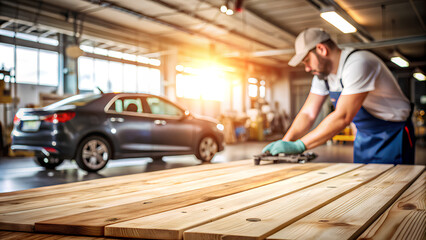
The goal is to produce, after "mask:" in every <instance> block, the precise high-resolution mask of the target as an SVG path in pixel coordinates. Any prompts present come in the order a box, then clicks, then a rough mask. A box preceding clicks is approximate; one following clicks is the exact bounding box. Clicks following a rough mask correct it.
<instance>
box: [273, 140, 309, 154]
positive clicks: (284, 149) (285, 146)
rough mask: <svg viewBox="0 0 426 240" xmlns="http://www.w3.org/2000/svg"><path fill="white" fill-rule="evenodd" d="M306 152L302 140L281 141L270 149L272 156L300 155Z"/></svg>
mask: <svg viewBox="0 0 426 240" xmlns="http://www.w3.org/2000/svg"><path fill="white" fill-rule="evenodd" d="M305 150H306V147H305V144H304V143H303V142H302V141H301V140H300V139H299V140H297V141H294V142H287V141H282V140H279V141H276V142H274V143H273V145H272V146H271V147H270V148H269V149H268V151H269V152H270V153H271V154H272V155H277V154H278V153H286V154H299V153H303V152H304V151H305Z"/></svg>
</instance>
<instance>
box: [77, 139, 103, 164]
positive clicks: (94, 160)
mask: <svg viewBox="0 0 426 240" xmlns="http://www.w3.org/2000/svg"><path fill="white" fill-rule="evenodd" d="M110 157H111V147H110V145H109V143H108V142H107V141H106V140H105V139H104V138H102V137H98V136H91V137H88V138H85V139H84V140H83V141H82V142H81V143H80V145H79V147H78V150H77V157H76V158H75V161H76V163H77V165H78V166H79V167H80V168H81V169H83V170H86V171H88V172H97V171H99V170H101V169H102V168H104V167H105V166H106V164H107V163H108V160H109V159H110Z"/></svg>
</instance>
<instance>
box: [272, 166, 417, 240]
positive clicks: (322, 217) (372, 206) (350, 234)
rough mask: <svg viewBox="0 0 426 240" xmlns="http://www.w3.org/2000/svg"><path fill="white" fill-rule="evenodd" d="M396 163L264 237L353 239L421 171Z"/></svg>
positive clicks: (415, 167)
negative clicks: (371, 178)
mask: <svg viewBox="0 0 426 240" xmlns="http://www.w3.org/2000/svg"><path fill="white" fill-rule="evenodd" d="M423 170H424V166H409V165H397V166H396V167H395V168H393V169H391V170H390V171H388V172H386V173H384V174H383V175H382V176H380V177H379V178H377V179H375V180H373V181H371V182H369V183H367V184H365V185H364V186H361V187H359V188H357V189H355V190H354V191H352V192H350V193H348V194H346V195H345V196H343V197H341V198H339V199H337V200H336V201H334V202H332V203H330V204H328V205H327V206H325V207H323V208H321V209H319V210H318V211H315V212H314V213H312V214H310V215H308V216H306V217H304V218H302V219H300V220H299V221H297V222H295V223H293V224H291V225H289V226H287V227H286V228H284V229H282V230H280V231H278V232H277V233H275V234H273V235H271V236H270V237H268V238H267V239H270V240H276V239H327V240H332V239H354V238H357V237H358V236H359V235H360V234H361V233H362V232H363V231H364V230H365V229H366V228H367V227H368V226H369V225H370V224H371V223H372V222H373V221H374V220H375V219H376V218H377V217H378V216H380V215H381V214H382V213H383V212H384V211H385V210H386V209H387V208H388V207H389V206H390V205H391V204H392V203H393V202H394V201H395V200H396V199H397V198H398V197H399V196H400V194H401V193H402V192H404V191H405V190H406V189H407V188H408V187H409V186H410V184H411V183H412V182H413V181H414V180H415V179H416V178H417V177H418V176H419V175H420V174H421V173H422V172H423Z"/></svg>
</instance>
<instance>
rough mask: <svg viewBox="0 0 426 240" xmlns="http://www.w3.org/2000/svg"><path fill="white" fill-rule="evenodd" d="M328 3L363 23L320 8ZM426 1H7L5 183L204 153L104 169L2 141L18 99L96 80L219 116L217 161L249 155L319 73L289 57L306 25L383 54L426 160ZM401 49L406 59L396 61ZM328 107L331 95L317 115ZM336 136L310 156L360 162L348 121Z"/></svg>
mask: <svg viewBox="0 0 426 240" xmlns="http://www.w3.org/2000/svg"><path fill="white" fill-rule="evenodd" d="M223 8H225V9H223ZM329 9H332V10H334V11H336V12H337V13H338V14H340V15H341V16H342V17H343V18H344V19H346V20H347V21H348V22H349V23H351V24H352V25H353V26H354V27H355V28H356V29H357V31H356V32H354V33H348V34H345V33H343V32H341V31H340V30H339V29H337V28H335V27H334V26H333V25H331V24H330V23H328V22H326V21H325V20H324V19H322V18H321V16H320V14H321V13H322V12H324V11H326V10H327V11H328V10H329ZM425 9H426V7H425V2H424V1H422V0H388V1H385V0H377V1H355V0H340V1H337V0H336V1H333V0H304V1H301V0H289V1H280V0H245V1H241V0H240V1H221V0H188V1H183V0H155V1H154V0H140V1H130V0H115V1H112V0H111V1H106V0H43V1H40V0H37V1H30V0H28V1H25V0H15V1H10V0H1V1H0V49H1V50H0V51H1V52H2V53H1V55H0V62H1V68H2V70H1V71H2V75H1V76H2V85H3V89H4V91H3V92H2V94H3V96H1V99H2V109H3V110H2V111H1V112H0V119H1V123H2V128H3V132H2V135H3V139H4V141H3V143H2V144H3V146H4V149H3V154H4V156H3V157H1V158H0V165H1V167H0V172H1V174H0V175H1V177H0V178H1V180H0V182H1V184H0V192H9V191H16V190H22V189H28V188H34V187H40V186H47V185H54V184H60V183H68V182H75V181H83V180H91V179H96V178H104V177H110V176H117V175H126V174H132V173H140V172H149V171H156V170H162V169H169V168H177V167H183V166H192V165H198V164H200V161H199V160H197V159H196V158H195V157H194V156H192V155H184V156H170V157H164V159H163V161H152V160H151V159H150V158H136V159H125V160H118V161H112V163H110V165H109V166H108V167H107V168H106V169H104V170H102V171H100V172H99V173H86V172H84V171H82V170H79V169H78V168H77V166H76V165H75V163H73V162H66V163H65V164H63V165H61V166H59V167H58V168H57V169H56V170H45V169H43V168H42V167H39V166H36V165H35V163H34V162H33V160H32V158H33V157H32V156H31V155H29V156H28V155H25V154H24V155H22V154H23V153H19V152H16V153H14V152H12V151H9V150H8V149H6V148H7V145H8V144H10V131H11V129H12V127H13V119H14V116H15V114H16V112H17V110H18V109H19V108H22V107H43V106H46V105H48V104H50V103H52V102H55V101H58V100H60V99H63V98H65V97H69V96H73V95H75V94H81V93H91V92H95V93H98V92H99V91H100V90H102V91H103V92H144V93H151V94H156V95H160V96H164V97H166V98H167V99H169V100H171V101H172V102H176V103H179V104H180V105H182V106H185V107H186V108H187V109H188V110H189V111H190V112H191V113H195V114H200V115H205V116H209V117H212V118H215V119H217V120H219V121H221V123H222V124H224V125H225V129H226V130H225V142H226V147H225V151H223V152H220V153H218V154H217V155H216V156H215V158H214V159H213V160H212V163H219V162H229V161H236V160H241V159H250V158H252V156H253V155H255V154H259V153H260V152H261V150H262V148H263V147H264V146H265V145H266V144H267V143H269V142H270V141H272V140H277V139H280V138H281V137H282V136H283V134H284V133H285V131H286V130H287V129H288V127H289V126H290V124H291V122H292V121H293V120H294V117H295V116H296V114H297V113H298V111H299V110H300V108H301V106H302V104H303V102H304V100H305V99H306V96H307V94H308V93H309V90H310V84H311V79H312V76H311V75H310V74H309V73H306V72H305V71H304V69H303V67H302V66H298V67H296V68H291V67H289V66H288V61H289V59H290V58H291V57H292V56H293V55H294V41H295V39H296V36H297V34H298V33H299V32H301V31H303V30H304V29H306V28H309V27H320V28H323V29H325V30H326V31H327V32H329V33H330V35H331V36H332V38H333V39H334V40H335V41H336V42H337V43H338V45H339V47H342V48H343V47H354V48H358V49H367V50H369V51H371V52H373V53H374V54H376V55H377V56H379V57H380V58H381V59H382V60H383V61H384V62H385V63H386V65H387V66H388V67H389V69H390V70H391V71H392V73H393V74H394V75H395V77H396V78H397V80H398V83H399V84H400V87H401V89H402V90H403V92H404V93H405V95H406V96H407V97H408V99H410V101H411V102H413V103H415V106H416V108H415V112H414V114H413V122H414V125H415V130H416V139H417V145H416V164H420V165H424V164H425V146H426V145H425V135H426V133H425V123H424V121H425V114H424V110H425V109H426V95H425V93H426V91H425V83H426V82H425V81H424V75H423V80H422V79H417V78H415V76H414V75H413V74H415V73H422V74H424V73H425V72H426V61H425V59H426V58H425V56H426V26H425ZM230 11H232V13H231V12H230ZM395 55H398V56H401V57H403V58H404V59H405V60H407V61H408V63H409V66H407V67H400V66H398V65H396V64H395V63H393V62H392V61H391V57H393V56H395ZM52 59H53V60H52ZM23 66H25V67H23ZM329 111H330V104H328V105H327V104H326V106H324V107H323V111H322V113H321V114H320V117H319V118H318V119H317V122H316V124H315V125H317V124H318V122H320V121H321V120H322V119H323V118H324V117H325V116H326V115H327V114H328V113H329ZM274 116H275V117H276V118H277V117H279V120H280V124H279V127H278V129H277V127H276V126H275V129H274V126H273V124H272V122H273V119H274ZM241 132H242V133H241ZM339 136H340V137H342V139H339V138H338V137H337V138H334V140H330V141H328V142H327V144H324V145H322V146H320V147H318V148H316V149H313V151H314V152H316V153H317V154H318V158H317V159H315V160H314V162H347V163H351V162H352V148H353V146H352V141H351V140H350V139H351V133H350V130H349V129H347V131H345V132H342V133H341V134H340V135H339ZM352 137H353V136H352Z"/></svg>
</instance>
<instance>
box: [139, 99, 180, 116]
mask: <svg viewBox="0 0 426 240" xmlns="http://www.w3.org/2000/svg"><path fill="white" fill-rule="evenodd" d="M146 102H147V103H148V106H149V108H150V109H151V113H152V114H158V115H169V116H177V117H181V116H183V112H182V110H181V109H179V108H178V107H176V106H175V105H173V104H171V103H169V102H166V101H164V100H162V99H160V98H157V97H147V98H146Z"/></svg>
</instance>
